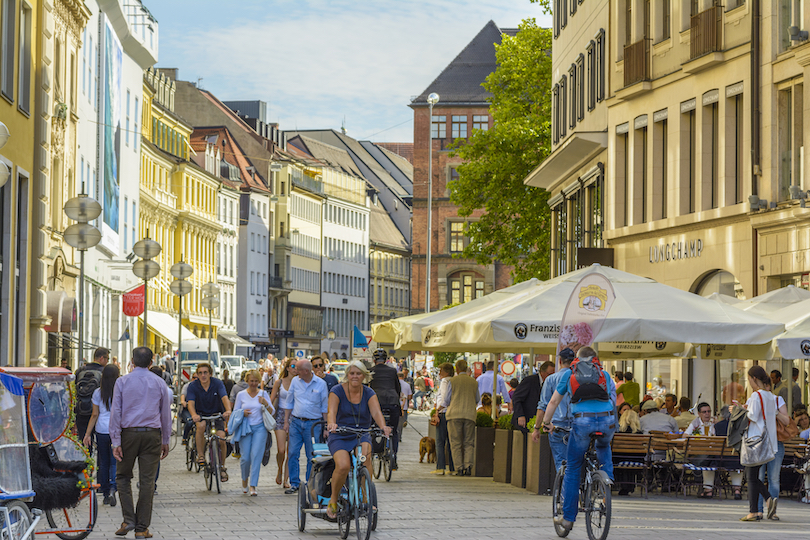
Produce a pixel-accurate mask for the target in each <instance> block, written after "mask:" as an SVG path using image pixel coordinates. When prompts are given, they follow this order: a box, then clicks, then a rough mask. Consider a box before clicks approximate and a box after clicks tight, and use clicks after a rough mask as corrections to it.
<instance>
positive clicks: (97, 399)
mask: <svg viewBox="0 0 810 540" xmlns="http://www.w3.org/2000/svg"><path fill="white" fill-rule="evenodd" d="M91 399H92V400H93V405H97V406H98V420H96V427H95V430H96V432H97V433H104V434H105V435H107V434H109V433H110V409H108V408H107V406H106V405H105V404H104V402H103V401H102V400H101V388H96V389H95V390H93V397H92V398H91Z"/></svg>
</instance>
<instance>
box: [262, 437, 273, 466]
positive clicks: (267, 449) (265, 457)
mask: <svg viewBox="0 0 810 540" xmlns="http://www.w3.org/2000/svg"><path fill="white" fill-rule="evenodd" d="M271 448H273V434H272V433H271V432H268V433H267V442H265V443H264V455H263V456H262V465H263V466H264V465H267V464H268V463H270V449H271Z"/></svg>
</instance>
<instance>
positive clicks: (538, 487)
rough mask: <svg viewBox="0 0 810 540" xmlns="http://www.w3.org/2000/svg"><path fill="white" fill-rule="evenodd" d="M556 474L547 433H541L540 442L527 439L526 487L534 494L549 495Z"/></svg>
mask: <svg viewBox="0 0 810 540" xmlns="http://www.w3.org/2000/svg"><path fill="white" fill-rule="evenodd" d="M556 474H557V471H556V469H555V468H554V458H553V457H552V454H551V446H549V444H548V435H547V434H546V433H542V434H541V435H540V442H534V441H533V440H531V439H529V443H528V445H527V452H526V489H527V490H529V491H530V492H532V493H534V494H536V495H551V490H552V488H553V487H554V477H555V476H556Z"/></svg>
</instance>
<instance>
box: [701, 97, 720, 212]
mask: <svg viewBox="0 0 810 540" xmlns="http://www.w3.org/2000/svg"><path fill="white" fill-rule="evenodd" d="M718 122H719V118H718V103H717V102H716V101H715V102H714V103H711V104H710V105H708V106H705V107H703V156H704V157H703V171H702V173H703V174H702V176H703V179H704V182H708V184H709V185H708V189H707V191H708V192H709V193H708V197H706V198H708V199H709V200H708V201H705V202H704V203H703V205H702V206H703V208H704V209H707V208H717V207H718V206H720V174H719V170H718V169H719V163H718V162H719V161H720V159H719V158H720V156H719V155H718V150H719V148H718V146H719V140H720V137H719V133H718V130H719V125H718ZM705 188H706V186H704V189H705ZM704 193H705V192H704ZM706 202H708V203H709V204H708V205H707V204H706Z"/></svg>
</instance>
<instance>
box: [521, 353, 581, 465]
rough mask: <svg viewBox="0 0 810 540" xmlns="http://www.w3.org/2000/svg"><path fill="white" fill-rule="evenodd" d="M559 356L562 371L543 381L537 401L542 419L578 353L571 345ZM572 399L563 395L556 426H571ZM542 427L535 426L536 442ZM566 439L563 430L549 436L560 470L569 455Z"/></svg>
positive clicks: (555, 420)
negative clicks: (559, 383) (562, 378)
mask: <svg viewBox="0 0 810 540" xmlns="http://www.w3.org/2000/svg"><path fill="white" fill-rule="evenodd" d="M558 357H559V359H560V371H558V372H557V373H554V374H552V375H550V376H549V377H548V378H547V379H546V380H545V381H543V388H542V389H541V391H540V401H539V402H538V403H537V418H540V419H542V418H543V416H544V415H545V411H546V409H547V408H548V404H549V402H550V401H551V398H552V396H553V395H554V391H555V390H556V389H557V383H558V382H559V381H560V378H561V377H562V376H563V374H565V373H570V372H571V371H570V369H569V368H570V367H571V362H573V360H574V358H576V353H575V352H574V351H573V350H571V349H570V348H569V347H566V348H565V349H563V350H561V351H560V354H559V355H558ZM570 401H571V399H570V398H569V396H568V394H566V395H565V396H563V398H562V400H560V403H559V405H558V406H557V408H556V410H555V412H554V417H553V418H552V422H553V424H554V426H555V427H564V428H570V427H571V415H570V413H569V409H570V408H571V405H570ZM540 427H541V426H539V425H537V424H535V426H534V433H532V439H533V440H534V442H539V441H540ZM565 439H566V437H565V434H564V433H562V432H561V431H555V432H553V433H550V434H549V436H548V444H549V446H551V454H552V455H553V456H554V468H556V469H558V470H559V468H560V466H561V465H562V462H563V461H565V458H566V457H567V455H568V443H567V442H566V440H565Z"/></svg>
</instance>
